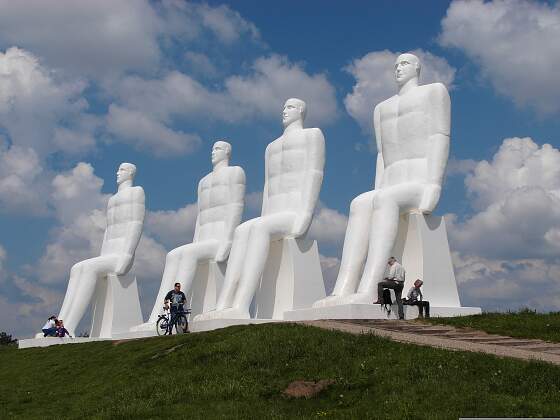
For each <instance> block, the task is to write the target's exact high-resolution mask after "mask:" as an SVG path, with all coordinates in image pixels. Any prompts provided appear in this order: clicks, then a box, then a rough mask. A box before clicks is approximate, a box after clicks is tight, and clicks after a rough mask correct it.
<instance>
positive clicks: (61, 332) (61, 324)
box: [56, 319, 72, 338]
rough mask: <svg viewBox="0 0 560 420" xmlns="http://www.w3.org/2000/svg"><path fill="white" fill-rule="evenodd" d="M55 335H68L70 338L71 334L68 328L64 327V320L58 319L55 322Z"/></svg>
mask: <svg viewBox="0 0 560 420" xmlns="http://www.w3.org/2000/svg"><path fill="white" fill-rule="evenodd" d="M56 336H57V337H60V338H62V337H65V336H68V337H70V338H72V336H71V335H70V333H69V332H68V330H67V329H66V328H64V321H62V319H59V320H58V322H57V327H56Z"/></svg>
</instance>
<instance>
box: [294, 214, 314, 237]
mask: <svg viewBox="0 0 560 420" xmlns="http://www.w3.org/2000/svg"><path fill="white" fill-rule="evenodd" d="M312 216H313V215H312V214H307V213H303V214H299V215H298V216H297V217H296V220H295V221H294V225H293V227H292V235H293V236H294V237H296V238H298V237H300V236H303V235H305V233H306V232H307V230H308V229H309V225H310V224H311V217H312Z"/></svg>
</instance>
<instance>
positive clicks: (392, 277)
mask: <svg viewBox="0 0 560 420" xmlns="http://www.w3.org/2000/svg"><path fill="white" fill-rule="evenodd" d="M387 265H389V267H388V269H387V271H386V276H385V279H384V280H383V281H380V282H379V283H377V296H379V299H378V300H377V302H374V303H380V304H382V303H383V299H382V296H383V289H393V290H394V291H395V300H396V301H397V306H398V307H399V319H404V309H403V305H402V299H401V293H402V290H403V287H404V279H405V273H406V272H405V269H404V267H403V266H402V265H401V264H399V262H398V261H397V259H396V258H395V257H391V258H389V261H387Z"/></svg>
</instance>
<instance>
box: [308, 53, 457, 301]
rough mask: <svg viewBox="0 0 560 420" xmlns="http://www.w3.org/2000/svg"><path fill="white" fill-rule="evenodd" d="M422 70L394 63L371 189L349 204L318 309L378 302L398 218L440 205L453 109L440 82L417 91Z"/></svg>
mask: <svg viewBox="0 0 560 420" xmlns="http://www.w3.org/2000/svg"><path fill="white" fill-rule="evenodd" d="M420 68H421V65H420V61H419V59H418V57H416V56H415V55H412V54H402V55H400V56H399V57H398V58H397V60H396V62H395V79H396V82H397V85H398V93H397V94H396V95H395V96H393V97H391V98H389V99H387V100H385V101H383V102H381V103H380V104H378V105H377V106H376V107H375V109H374V111H373V125H374V128H375V138H376V142H377V166H376V174H375V189H374V190H373V191H369V192H366V193H364V194H361V195H359V196H358V197H356V198H355V199H354V200H353V201H352V204H351V206H350V216H349V220H348V226H347V228H346V236H345V239H344V247H343V251H342V261H341V265H340V271H339V273H338V277H337V281H336V285H335V288H334V290H333V292H332V295H331V296H329V297H326V298H325V299H322V300H319V301H317V302H315V304H314V305H313V306H314V307H315V308H321V307H327V306H335V305H342V304H352V303H358V304H368V303H373V302H374V301H376V298H377V296H376V295H377V283H378V282H380V281H382V279H383V274H384V271H385V268H386V265H387V260H388V259H389V257H390V256H391V251H392V249H393V246H394V244H395V241H396V238H397V233H398V226H399V216H400V215H401V214H406V213H420V214H428V213H431V212H432V210H433V209H434V208H435V206H436V205H437V203H438V201H439V197H440V193H441V186H442V181H443V176H444V172H445V168H446V165H447V159H448V155H449V134H450V112H451V105H450V99H449V94H448V92H447V89H446V88H445V86H444V85H442V84H441V83H433V84H428V85H420V86H419V85H418V77H419V75H420Z"/></svg>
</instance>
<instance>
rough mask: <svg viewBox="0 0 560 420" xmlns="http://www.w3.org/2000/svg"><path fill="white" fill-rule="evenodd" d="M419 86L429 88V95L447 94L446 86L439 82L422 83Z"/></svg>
mask: <svg viewBox="0 0 560 420" xmlns="http://www.w3.org/2000/svg"><path fill="white" fill-rule="evenodd" d="M420 87H421V88H424V89H426V90H429V92H430V95H433V96H449V91H448V90H447V87H446V86H445V85H444V84H443V83H440V82H436V83H430V84H428V85H422V86H420Z"/></svg>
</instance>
